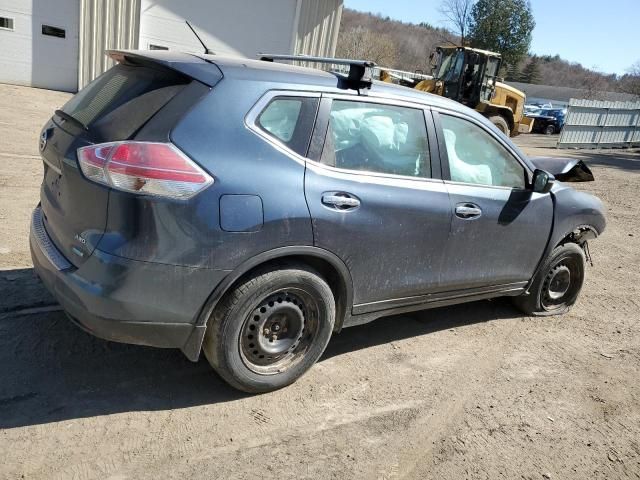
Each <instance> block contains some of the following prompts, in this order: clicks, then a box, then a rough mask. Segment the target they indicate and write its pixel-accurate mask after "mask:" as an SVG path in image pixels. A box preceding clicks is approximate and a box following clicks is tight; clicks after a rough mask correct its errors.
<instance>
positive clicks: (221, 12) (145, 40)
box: [0, 0, 342, 92]
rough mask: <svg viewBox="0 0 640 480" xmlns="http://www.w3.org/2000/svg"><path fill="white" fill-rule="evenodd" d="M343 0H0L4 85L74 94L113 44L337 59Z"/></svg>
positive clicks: (104, 62) (0, 77)
mask: <svg viewBox="0 0 640 480" xmlns="http://www.w3.org/2000/svg"><path fill="white" fill-rule="evenodd" d="M341 14H342V0H226V1H225V0H0V83H12V84H17V85H28V86H33V87H41V88H50V89H55V90H66V91H70V92H75V91H77V90H78V88H81V87H83V86H84V85H86V84H87V83H88V82H90V81H91V80H92V79H94V78H95V77H96V76H98V75H99V74H100V73H102V72H104V71H105V70H106V69H107V68H109V67H110V66H111V65H112V61H111V60H109V59H108V58H107V57H106V55H105V54H104V51H105V50H108V49H138V48H139V49H153V48H160V49H165V48H168V49H177V50H183V51H188V52H199V53H201V52H202V51H203V49H202V46H201V45H200V43H199V42H198V41H197V39H196V37H195V36H194V35H193V33H192V32H191V30H189V28H188V27H187V25H186V24H185V20H189V22H190V23H191V24H192V25H193V27H194V28H195V29H196V31H197V32H198V33H199V35H200V36H201V37H202V39H203V40H204V42H205V43H206V45H207V47H209V49H210V50H212V51H213V52H214V53H217V54H224V55H239V56H244V57H250V58H255V56H256V55H257V54H258V53H261V52H268V53H300V54H307V55H321V56H333V55H334V53H335V47H336V41H337V37H338V28H339V26H340V17H341Z"/></svg>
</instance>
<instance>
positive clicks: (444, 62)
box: [435, 50, 464, 82]
mask: <svg viewBox="0 0 640 480" xmlns="http://www.w3.org/2000/svg"><path fill="white" fill-rule="evenodd" d="M463 65H464V52H462V51H458V50H449V51H447V50H443V51H442V58H441V60H440V68H438V71H437V72H436V76H435V77H436V78H439V79H441V80H444V81H445V82H451V81H455V80H456V79H457V78H459V77H460V74H461V73H462V66H463Z"/></svg>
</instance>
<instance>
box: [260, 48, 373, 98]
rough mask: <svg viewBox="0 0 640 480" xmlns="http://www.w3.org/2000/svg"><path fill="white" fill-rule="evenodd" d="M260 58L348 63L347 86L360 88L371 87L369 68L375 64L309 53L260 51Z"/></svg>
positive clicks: (355, 88)
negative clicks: (280, 53)
mask: <svg viewBox="0 0 640 480" xmlns="http://www.w3.org/2000/svg"><path fill="white" fill-rule="evenodd" d="M259 56H260V60H263V61H265V62H273V61H274V60H290V61H297V62H316V63H327V64H334V65H349V74H348V75H347V76H346V77H345V78H344V81H345V82H346V86H347V88H352V89H354V90H360V89H361V88H371V83H372V80H371V69H372V68H373V67H375V66H376V64H375V62H372V61H369V60H349V59H347V58H332V57H313V56H311V55H269V54H266V53H261V54H260V55H259Z"/></svg>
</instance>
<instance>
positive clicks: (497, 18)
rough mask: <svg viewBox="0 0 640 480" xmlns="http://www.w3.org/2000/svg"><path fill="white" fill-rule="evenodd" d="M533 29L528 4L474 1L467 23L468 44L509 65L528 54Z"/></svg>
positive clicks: (505, 0)
mask: <svg viewBox="0 0 640 480" xmlns="http://www.w3.org/2000/svg"><path fill="white" fill-rule="evenodd" d="M535 25H536V23H535V20H534V19H533V13H532V12H531V4H530V3H529V1H528V0H478V2H477V3H476V4H475V5H474V6H473V9H472V10H471V17H470V19H469V29H468V30H469V38H470V39H471V42H470V44H471V45H472V46H474V47H476V48H483V49H485V50H491V51H494V52H498V53H500V54H502V59H503V62H504V63H506V64H507V65H512V64H514V63H518V61H520V60H521V59H522V58H523V57H524V56H525V55H526V54H527V52H528V51H529V46H530V45H531V32H532V31H533V28H534V27H535Z"/></svg>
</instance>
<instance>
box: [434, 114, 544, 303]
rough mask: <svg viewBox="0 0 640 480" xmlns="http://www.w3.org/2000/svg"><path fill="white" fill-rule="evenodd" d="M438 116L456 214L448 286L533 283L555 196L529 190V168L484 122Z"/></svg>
mask: <svg viewBox="0 0 640 480" xmlns="http://www.w3.org/2000/svg"><path fill="white" fill-rule="evenodd" d="M434 118H435V120H436V125H437V128H438V130H437V131H438V137H439V139H441V140H442V141H441V142H440V150H441V155H442V157H443V177H444V179H445V184H446V187H447V191H448V192H449V197H450V199H451V208H452V210H453V216H452V221H451V238H450V240H449V242H448V245H447V250H446V256H447V259H448V263H447V268H446V269H444V270H443V272H442V282H443V283H446V284H447V285H449V286H450V288H451V289H455V290H462V289H469V288H476V287H486V286H496V285H508V284H522V283H524V282H527V281H528V280H529V279H530V278H531V276H532V275H533V272H534V270H535V268H536V266H537V264H538V262H539V260H540V256H541V255H542V252H543V251H544V249H545V247H546V244H547V241H548V239H549V235H550V233H551V227H552V220H553V203H552V200H551V196H550V194H540V193H534V192H532V191H531V190H530V189H528V188H527V183H528V172H527V170H526V167H525V166H524V165H523V164H522V163H521V162H520V161H519V160H518V158H517V157H516V156H515V155H514V153H513V152H511V151H510V150H509V149H508V148H507V147H506V146H505V145H504V144H503V143H502V142H501V141H499V140H498V138H499V137H498V135H494V134H493V133H492V132H490V131H489V129H488V128H486V127H485V126H483V125H482V124H481V123H480V122H477V121H475V120H472V119H471V118H468V117H465V116H460V115H457V114H454V113H445V112H440V113H438V112H434ZM520 286H521V285H520ZM515 287H516V286H515V285H514V288H515Z"/></svg>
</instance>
